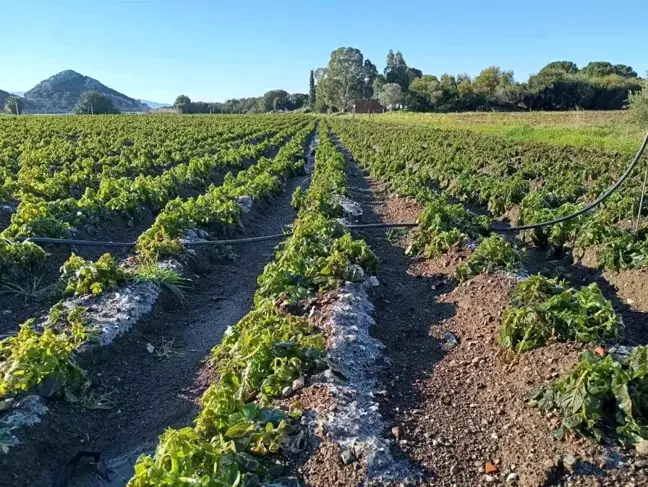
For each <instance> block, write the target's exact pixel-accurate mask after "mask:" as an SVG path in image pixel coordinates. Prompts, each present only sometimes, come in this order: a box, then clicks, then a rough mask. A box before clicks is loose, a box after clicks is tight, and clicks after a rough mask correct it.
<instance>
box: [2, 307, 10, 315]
mask: <svg viewBox="0 0 648 487" xmlns="http://www.w3.org/2000/svg"><path fill="white" fill-rule="evenodd" d="M2 314H3V315H5V316H8V315H10V314H11V310H10V309H5V310H4V311H3V312H2Z"/></svg>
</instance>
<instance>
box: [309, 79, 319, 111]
mask: <svg viewBox="0 0 648 487" xmlns="http://www.w3.org/2000/svg"><path fill="white" fill-rule="evenodd" d="M316 98H317V95H316V93H315V73H314V72H313V70H312V69H311V72H310V78H309V80H308V106H309V107H310V108H311V110H312V109H314V108H315V99H316Z"/></svg>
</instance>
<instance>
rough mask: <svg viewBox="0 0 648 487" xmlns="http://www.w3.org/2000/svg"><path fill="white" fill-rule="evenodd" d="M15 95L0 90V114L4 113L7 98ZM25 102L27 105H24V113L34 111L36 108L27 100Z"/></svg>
mask: <svg viewBox="0 0 648 487" xmlns="http://www.w3.org/2000/svg"><path fill="white" fill-rule="evenodd" d="M13 95H15V93H10V92H7V91H3V90H0V113H2V111H3V110H4V105H5V101H7V98H8V97H10V96H13ZM24 102H25V103H24V105H23V111H25V112H30V111H33V109H34V108H35V107H34V105H33V104H32V103H31V102H29V101H27V100H24Z"/></svg>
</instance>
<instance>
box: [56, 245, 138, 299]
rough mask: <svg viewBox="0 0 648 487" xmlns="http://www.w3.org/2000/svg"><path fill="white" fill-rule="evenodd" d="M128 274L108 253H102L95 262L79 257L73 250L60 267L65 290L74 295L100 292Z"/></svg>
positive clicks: (122, 279)
mask: <svg viewBox="0 0 648 487" xmlns="http://www.w3.org/2000/svg"><path fill="white" fill-rule="evenodd" d="M128 276H129V274H128V273H127V272H126V271H124V270H122V269H120V268H119V267H118V266H117V263H116V262H115V259H114V257H113V256H112V255H110V254H107V253H106V254H103V255H102V256H101V257H99V259H98V260H97V261H96V262H90V261H87V260H84V259H83V258H82V257H79V256H78V255H76V254H75V253H74V252H72V255H70V258H69V259H68V260H67V262H65V264H63V266H62V267H61V280H62V281H63V282H64V283H65V292H66V293H70V294H75V295H84V294H93V295H97V294H101V293H102V292H104V291H107V290H109V289H111V288H113V287H115V286H117V285H119V284H121V283H123V282H125V281H126V279H127V278H128Z"/></svg>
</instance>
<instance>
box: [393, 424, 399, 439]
mask: <svg viewBox="0 0 648 487" xmlns="http://www.w3.org/2000/svg"><path fill="white" fill-rule="evenodd" d="M391 432H392V435H394V438H397V439H398V438H399V437H400V429H399V428H398V426H394V427H393V428H392V429H391Z"/></svg>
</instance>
